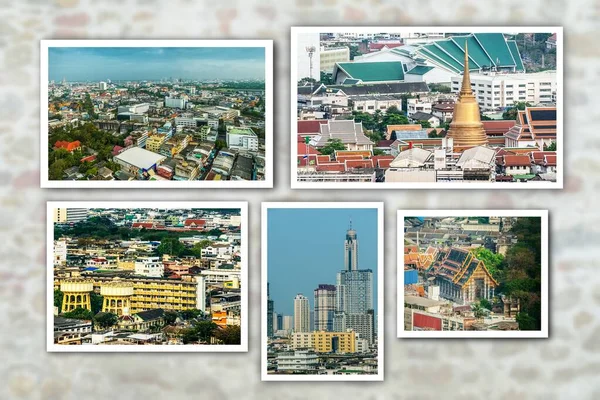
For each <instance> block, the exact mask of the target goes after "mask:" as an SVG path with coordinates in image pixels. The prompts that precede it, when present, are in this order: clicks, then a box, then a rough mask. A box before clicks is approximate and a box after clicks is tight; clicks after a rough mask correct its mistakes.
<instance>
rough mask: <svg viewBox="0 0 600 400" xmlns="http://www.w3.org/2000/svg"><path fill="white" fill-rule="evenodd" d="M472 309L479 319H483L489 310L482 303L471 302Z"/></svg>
mask: <svg viewBox="0 0 600 400" xmlns="http://www.w3.org/2000/svg"><path fill="white" fill-rule="evenodd" d="M471 310H472V311H473V315H474V316H475V318H477V319H481V318H483V317H485V316H486V315H487V314H488V313H487V310H486V309H485V308H483V307H482V306H481V304H480V303H474V304H471Z"/></svg>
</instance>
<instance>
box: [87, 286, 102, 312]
mask: <svg viewBox="0 0 600 400" xmlns="http://www.w3.org/2000/svg"><path fill="white" fill-rule="evenodd" d="M103 301H104V297H102V296H101V295H99V294H98V293H96V292H91V293H90V305H91V306H92V313H93V314H94V315H96V314H98V313H99V312H100V311H102V302H103Z"/></svg>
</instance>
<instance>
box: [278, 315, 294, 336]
mask: <svg viewBox="0 0 600 400" xmlns="http://www.w3.org/2000/svg"><path fill="white" fill-rule="evenodd" d="M282 320H283V325H282V328H281V329H283V330H284V331H288V332H291V331H292V329H294V317H292V316H291V315H284V316H283V319H282Z"/></svg>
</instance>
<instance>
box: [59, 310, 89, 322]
mask: <svg viewBox="0 0 600 400" xmlns="http://www.w3.org/2000/svg"><path fill="white" fill-rule="evenodd" d="M62 316H63V317H65V318H72V319H85V320H89V321H91V320H92V319H93V318H94V314H92V312H91V311H90V310H88V309H86V308H81V307H77V308H76V309H74V310H71V311H69V312H66V313H63V314H62Z"/></svg>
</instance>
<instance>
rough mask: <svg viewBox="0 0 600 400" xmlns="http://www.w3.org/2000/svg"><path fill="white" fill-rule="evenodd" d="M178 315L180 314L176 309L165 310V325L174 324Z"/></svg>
mask: <svg viewBox="0 0 600 400" xmlns="http://www.w3.org/2000/svg"><path fill="white" fill-rule="evenodd" d="M178 317H179V314H178V313H177V312H175V311H165V315H164V316H163V319H164V321H165V326H166V325H173V324H174V323H175V321H177V318H178Z"/></svg>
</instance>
